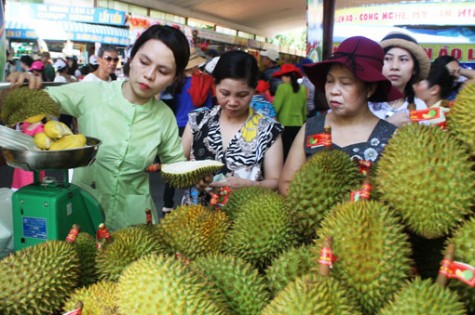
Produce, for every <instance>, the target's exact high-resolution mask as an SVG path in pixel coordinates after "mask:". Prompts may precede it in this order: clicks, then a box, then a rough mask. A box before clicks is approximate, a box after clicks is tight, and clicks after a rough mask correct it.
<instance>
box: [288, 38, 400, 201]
mask: <svg viewBox="0 0 475 315" xmlns="http://www.w3.org/2000/svg"><path fill="white" fill-rule="evenodd" d="M383 58H384V51H383V49H382V48H381V46H379V44H378V43H376V42H374V41H372V40H370V39H368V38H366V37H363V36H355V37H350V38H348V39H346V40H344V41H343V42H342V43H341V44H340V46H339V47H338V49H337V50H336V52H335V53H334V54H333V55H332V56H331V57H330V58H328V59H327V60H324V61H322V62H319V63H316V64H312V65H306V66H304V70H305V73H306V74H307V76H308V78H309V79H310V80H311V81H312V83H313V84H314V85H315V87H316V88H317V89H319V90H320V91H322V92H323V91H324V93H325V95H326V99H327V102H328V105H329V107H330V111H329V112H328V113H327V114H325V115H319V116H315V117H312V118H309V119H308V120H307V122H306V123H305V124H304V125H303V126H302V128H301V129H300V131H299V133H298V134H297V137H296V138H295V141H294V143H293V144H292V148H291V150H290V153H289V156H288V158H287V161H286V162H285V166H284V169H283V171H282V176H281V178H280V180H279V191H280V192H281V193H282V194H284V195H286V194H287V190H288V186H289V183H290V181H291V180H292V178H293V176H294V174H295V172H297V170H298V169H299V168H300V167H301V166H302V165H303V164H304V163H305V161H306V160H307V159H308V158H310V157H311V156H313V155H314V154H315V153H317V152H319V151H321V150H323V149H324V146H323V143H320V142H318V141H314V140H316V139H318V138H319V135H321V134H322V133H324V127H326V126H329V127H331V139H332V147H333V148H334V149H337V150H342V151H344V152H346V153H347V154H348V156H349V158H350V157H351V158H352V159H359V160H367V161H372V162H375V161H377V160H378V158H379V157H380V155H381V152H382V151H383V149H384V146H385V145H386V143H387V142H388V140H389V139H390V138H391V136H392V134H393V133H394V131H395V130H396V127H395V126H394V125H392V124H390V123H388V122H386V121H384V120H382V119H379V118H378V117H376V116H375V115H373V114H372V113H371V111H370V110H369V108H368V102H369V101H377V102H385V101H392V100H396V99H399V98H401V93H400V92H398V91H397V90H396V89H395V88H394V87H393V86H392V84H391V82H390V81H389V80H388V79H387V78H386V77H385V76H384V75H383V74H382V72H381V70H382V67H383Z"/></svg>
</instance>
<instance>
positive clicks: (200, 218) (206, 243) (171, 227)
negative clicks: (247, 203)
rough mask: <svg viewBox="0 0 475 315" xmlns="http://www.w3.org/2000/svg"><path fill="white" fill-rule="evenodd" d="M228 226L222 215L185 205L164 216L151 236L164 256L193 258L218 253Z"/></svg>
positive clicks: (226, 219) (226, 218) (203, 208)
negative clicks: (153, 235)
mask: <svg viewBox="0 0 475 315" xmlns="http://www.w3.org/2000/svg"><path fill="white" fill-rule="evenodd" d="M229 227H230V221H229V218H228V217H227V215H226V214H225V213H224V212H222V211H216V210H211V209H208V208H206V207H204V206H202V205H189V206H181V207H178V208H176V209H175V210H174V211H172V212H171V213H169V214H167V215H166V216H165V217H164V218H163V219H162V220H161V221H160V223H159V224H158V225H157V226H156V230H155V235H156V237H157V238H159V239H161V240H162V243H163V245H164V247H165V251H166V252H167V253H169V254H171V255H175V254H176V253H180V254H181V255H183V256H184V257H186V258H189V259H194V258H196V257H198V256H200V255H204V254H209V253H218V252H220V251H221V250H222V249H223V246H224V239H225V237H226V235H227V233H228V230H229Z"/></svg>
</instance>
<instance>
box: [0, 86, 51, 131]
mask: <svg viewBox="0 0 475 315" xmlns="http://www.w3.org/2000/svg"><path fill="white" fill-rule="evenodd" d="M1 99H2V106H1V117H2V121H3V123H4V124H5V125H9V126H12V125H14V124H16V123H19V122H22V121H25V120H26V119H27V118H29V117H32V116H37V115H39V114H44V115H46V116H50V117H59V114H60V111H59V107H58V106H57V105H56V103H55V102H54V101H53V99H52V98H51V97H50V96H49V95H48V94H47V93H46V92H45V91H44V90H32V89H29V88H27V87H21V88H15V89H10V90H8V91H4V92H3V93H2V96H1Z"/></svg>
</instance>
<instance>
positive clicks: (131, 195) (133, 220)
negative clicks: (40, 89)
mask: <svg viewBox="0 0 475 315" xmlns="http://www.w3.org/2000/svg"><path fill="white" fill-rule="evenodd" d="M123 83H124V81H114V82H111V83H108V82H80V83H72V84H68V85H63V86H60V87H51V88H48V89H47V92H48V94H49V95H50V96H51V97H52V98H53V99H54V100H55V101H56V102H57V103H58V104H59V106H60V107H61V109H62V111H63V112H64V113H66V114H69V115H72V116H74V117H77V120H78V126H79V132H80V133H82V134H84V135H85V136H88V137H94V138H98V139H100V140H101V141H102V144H101V145H100V146H99V150H98V152H97V155H96V161H95V162H94V163H93V164H92V165H91V166H87V167H82V168H77V169H75V170H74V176H73V183H74V184H76V185H78V186H79V187H81V188H83V189H85V190H87V191H88V192H90V193H91V194H92V195H93V196H94V197H95V198H96V199H97V200H98V201H99V203H100V204H101V205H102V207H103V209H104V212H105V216H106V225H107V226H108V227H109V228H110V229H111V230H117V229H119V228H123V227H126V226H129V225H134V224H140V223H146V217H145V209H146V208H150V209H153V210H155V209H156V207H155V205H154V202H153V200H152V198H151V195H150V184H149V176H148V174H147V173H145V172H144V170H145V168H146V167H147V166H149V165H150V164H152V163H153V162H154V159H155V157H156V156H157V155H158V156H160V160H161V162H162V163H172V162H178V161H183V160H185V157H184V155H183V149H182V146H181V141H180V138H179V136H178V127H177V124H176V119H175V116H174V115H173V112H172V111H171V110H170V108H169V107H168V106H167V105H166V104H165V103H163V102H161V101H157V100H155V99H153V98H152V99H150V101H148V102H147V103H145V104H143V105H135V104H132V103H130V102H128V101H127V100H126V99H125V98H124V97H123V95H122V84H123ZM152 214H153V217H154V221H155V223H156V222H157V218H156V211H152Z"/></svg>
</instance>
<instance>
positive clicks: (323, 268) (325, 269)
mask: <svg viewBox="0 0 475 315" xmlns="http://www.w3.org/2000/svg"><path fill="white" fill-rule="evenodd" d="M332 247H333V237H331V236H327V237H325V239H324V240H323V245H322V253H321V254H320V260H319V265H318V274H319V275H320V276H324V277H328V276H329V275H330V268H331V263H330V264H329V263H322V260H323V258H324V257H322V256H325V255H322V254H323V251H324V249H325V250H329V251H330V252H331V250H332ZM325 258H328V257H325ZM329 258H330V259H331V258H332V257H329Z"/></svg>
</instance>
